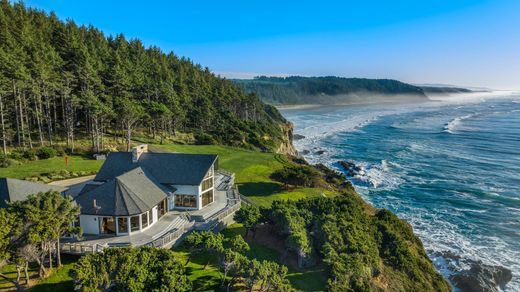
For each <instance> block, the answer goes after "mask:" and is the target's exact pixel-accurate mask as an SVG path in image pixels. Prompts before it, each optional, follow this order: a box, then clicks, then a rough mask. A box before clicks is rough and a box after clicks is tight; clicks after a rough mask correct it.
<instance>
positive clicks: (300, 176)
mask: <svg viewBox="0 0 520 292" xmlns="http://www.w3.org/2000/svg"><path fill="white" fill-rule="evenodd" d="M271 178H272V179H274V180H277V181H279V182H281V183H283V184H286V185H294V186H303V187H316V186H318V184H319V180H320V174H319V173H318V172H317V171H316V170H315V169H314V168H312V167H311V166H307V165H291V166H286V167H284V168H282V169H279V170H277V171H275V172H273V174H272V175H271Z"/></svg>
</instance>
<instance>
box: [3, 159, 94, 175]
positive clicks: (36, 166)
mask: <svg viewBox="0 0 520 292" xmlns="http://www.w3.org/2000/svg"><path fill="white" fill-rule="evenodd" d="M102 164H103V161H102V160H94V159H89V158H86V157H83V156H69V165H68V166H66V165H65V157H54V158H50V159H45V160H36V161H28V162H25V163H23V164H21V165H13V166H9V167H6V168H0V177H11V178H19V179H24V178H26V177H30V176H36V175H39V174H42V173H49V172H53V171H60V170H62V169H66V170H68V171H70V172H72V171H98V170H99V168H100V167H101V165H102Z"/></svg>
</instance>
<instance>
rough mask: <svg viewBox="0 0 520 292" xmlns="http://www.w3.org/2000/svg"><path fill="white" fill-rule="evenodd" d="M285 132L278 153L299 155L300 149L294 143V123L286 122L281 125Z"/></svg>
mask: <svg viewBox="0 0 520 292" xmlns="http://www.w3.org/2000/svg"><path fill="white" fill-rule="evenodd" d="M280 128H281V129H282V132H283V138H282V143H280V146H278V149H277V150H276V153H280V154H287V155H294V156H296V155H298V151H296V148H294V145H293V131H294V126H293V124H292V123H284V124H281V125H280Z"/></svg>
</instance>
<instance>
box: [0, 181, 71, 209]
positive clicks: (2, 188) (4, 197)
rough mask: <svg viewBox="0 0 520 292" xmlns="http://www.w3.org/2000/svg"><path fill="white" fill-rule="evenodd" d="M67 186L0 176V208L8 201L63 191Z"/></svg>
mask: <svg viewBox="0 0 520 292" xmlns="http://www.w3.org/2000/svg"><path fill="white" fill-rule="evenodd" d="M66 190H67V188H64V187H60V186H53V185H47V184H42V183H36V182H30V181H25V180H19V179H15V178H5V177H3V178H0V208H5V207H7V205H8V204H9V203H10V202H15V201H23V200H25V199H27V197H28V196H29V195H32V194H37V193H46V192H48V191H57V192H59V193H62V194H63V193H64V192H65V191H66Z"/></svg>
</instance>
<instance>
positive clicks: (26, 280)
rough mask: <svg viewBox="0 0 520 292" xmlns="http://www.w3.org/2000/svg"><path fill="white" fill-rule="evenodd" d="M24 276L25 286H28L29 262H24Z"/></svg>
mask: <svg viewBox="0 0 520 292" xmlns="http://www.w3.org/2000/svg"><path fill="white" fill-rule="evenodd" d="M23 272H24V274H25V285H28V284H29V261H25V267H24V269H23Z"/></svg>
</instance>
